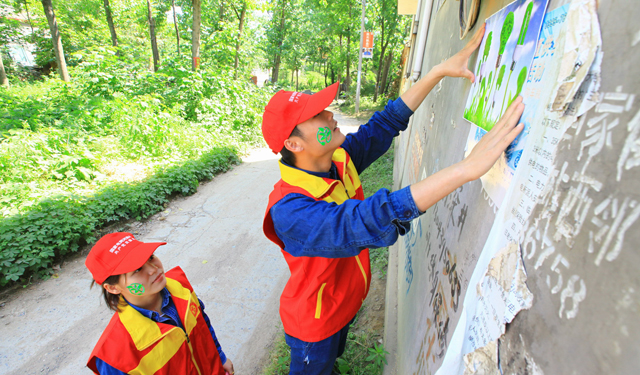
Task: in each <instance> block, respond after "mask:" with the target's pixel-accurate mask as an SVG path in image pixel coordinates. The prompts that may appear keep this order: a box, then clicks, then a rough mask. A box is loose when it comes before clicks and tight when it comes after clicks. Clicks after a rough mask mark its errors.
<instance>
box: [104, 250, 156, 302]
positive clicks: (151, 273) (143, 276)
mask: <svg viewBox="0 0 640 375" xmlns="http://www.w3.org/2000/svg"><path fill="white" fill-rule="evenodd" d="M166 285H167V279H166V277H165V276H164V268H163V267H162V262H160V259H158V257H156V256H155V255H153V254H152V255H151V257H149V260H147V262H146V263H145V264H143V265H142V267H140V268H138V269H137V270H135V271H132V272H128V273H125V274H124V275H121V276H120V280H119V281H118V284H117V285H114V287H115V288H116V289H117V291H118V292H120V294H122V296H123V297H124V298H126V299H127V300H128V301H131V302H132V303H133V304H134V305H135V302H134V301H136V300H137V299H139V298H141V297H142V298H144V297H147V296H151V295H153V294H156V293H159V292H160V291H161V290H162V289H164V287H165V286H166Z"/></svg>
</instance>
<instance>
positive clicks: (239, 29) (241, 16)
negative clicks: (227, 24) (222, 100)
mask: <svg viewBox="0 0 640 375" xmlns="http://www.w3.org/2000/svg"><path fill="white" fill-rule="evenodd" d="M246 14H247V4H246V3H243V4H242V12H240V24H239V25H238V40H236V61H235V63H234V64H233V71H234V74H233V77H234V79H238V60H239V59H240V39H242V28H243V27H244V17H245V15H246Z"/></svg>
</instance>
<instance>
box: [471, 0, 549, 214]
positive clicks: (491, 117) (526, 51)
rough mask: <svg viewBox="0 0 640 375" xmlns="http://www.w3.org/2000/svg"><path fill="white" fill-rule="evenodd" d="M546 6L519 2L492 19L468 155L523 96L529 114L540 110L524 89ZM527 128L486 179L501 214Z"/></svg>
mask: <svg viewBox="0 0 640 375" xmlns="http://www.w3.org/2000/svg"><path fill="white" fill-rule="evenodd" d="M547 3H548V0H517V1H514V2H513V3H511V4H509V5H507V6H506V7H504V8H502V9H501V10H500V11H498V12H497V13H495V14H494V15H493V16H491V17H489V18H488V19H487V21H486V22H487V29H486V31H485V36H484V39H483V41H482V44H481V45H480V48H479V55H478V61H477V63H476V67H475V72H476V80H475V82H474V84H473V85H472V86H471V92H470V93H469V97H468V98H467V104H466V106H465V112H464V118H465V119H466V120H468V121H469V122H471V123H472V124H474V125H476V126H472V127H471V129H470V134H469V141H468V145H467V150H468V152H469V151H470V150H471V149H472V148H473V146H475V144H476V143H477V142H478V141H479V140H480V138H482V136H484V135H485V134H486V133H487V131H489V130H491V128H492V127H493V125H494V124H495V123H496V122H497V121H498V119H500V117H501V116H502V114H503V113H504V111H505V110H506V109H507V107H509V104H511V102H512V101H513V100H514V99H515V98H516V97H518V95H523V96H524V104H525V106H526V107H527V109H528V106H530V105H535V104H534V103H530V101H528V100H527V96H526V95H525V92H524V91H523V88H524V86H525V84H526V83H530V82H531V80H532V77H533V75H534V74H535V72H533V71H532V69H531V67H532V65H533V56H534V53H535V52H536V46H537V45H538V36H539V34H540V28H541V26H542V20H543V19H544V15H545V11H546V8H547ZM537 78H539V77H537ZM538 80H539V79H538ZM536 104H537V103H536ZM526 125H527V124H525V130H524V131H523V132H522V134H521V135H520V136H519V137H518V138H517V139H516V140H515V141H514V143H513V144H512V145H511V146H509V148H508V149H507V150H506V152H505V155H504V156H502V157H501V158H500V159H499V160H498V162H497V163H496V165H495V166H494V167H493V168H492V170H491V171H490V172H489V173H487V175H485V176H483V178H482V184H483V187H484V188H485V190H486V191H487V193H488V195H489V197H490V198H491V200H492V203H493V204H494V205H495V207H496V208H499V207H500V204H501V203H502V200H503V199H504V194H505V192H506V190H507V188H508V186H509V182H510V181H511V177H512V176H513V173H514V171H515V169H516V167H517V165H518V162H519V160H520V156H521V154H522V149H523V148H524V143H525V139H526V135H527V134H528V129H527V127H526Z"/></svg>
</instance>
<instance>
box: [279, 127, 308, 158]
mask: <svg viewBox="0 0 640 375" xmlns="http://www.w3.org/2000/svg"><path fill="white" fill-rule="evenodd" d="M289 137H300V138H302V139H304V137H302V132H301V131H300V129H298V125H296V127H295V128H293V130H292V131H291V134H290V135H289ZM280 156H282V161H284V162H285V163H286V164H289V165H290V166H292V167H295V166H296V154H294V153H293V152H291V151H289V150H287V148H286V147H284V146H282V150H280Z"/></svg>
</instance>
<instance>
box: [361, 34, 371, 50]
mask: <svg viewBox="0 0 640 375" xmlns="http://www.w3.org/2000/svg"><path fill="white" fill-rule="evenodd" d="M362 48H373V33H372V32H371V31H365V32H364V38H362Z"/></svg>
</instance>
